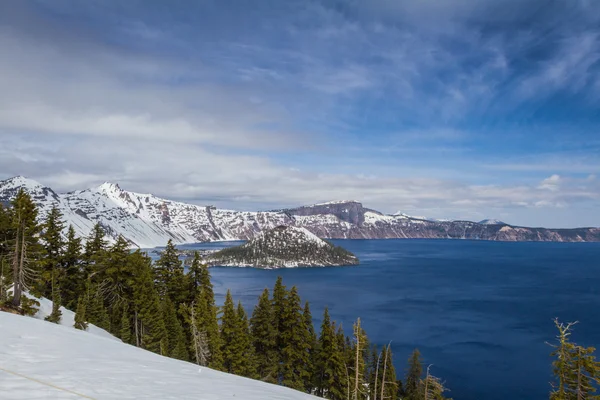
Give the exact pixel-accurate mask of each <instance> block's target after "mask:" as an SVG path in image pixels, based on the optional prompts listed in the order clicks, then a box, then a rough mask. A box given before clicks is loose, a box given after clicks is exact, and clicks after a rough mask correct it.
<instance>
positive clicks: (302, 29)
mask: <svg viewBox="0 0 600 400" xmlns="http://www.w3.org/2000/svg"><path fill="white" fill-rule="evenodd" d="M0 54H1V57H0V90H1V93H2V95H1V96H0V138H1V141H0V143H1V146H0V179H4V178H9V177H11V176H14V175H24V176H27V177H29V178H32V179H35V180H37V181H39V182H41V183H42V184H44V185H47V186H50V187H52V188H53V189H55V190H56V191H70V190H75V189H83V188H87V187H91V186H95V185H98V184H100V183H102V182H104V181H110V182H116V183H119V184H120V186H121V187H122V188H123V189H125V190H131V191H137V192H142V193H147V192H150V193H153V194H156V195H159V196H161V197H165V198H169V199H175V200H182V201H187V202H190V203H195V204H213V205H216V206H219V207H227V208H233V209H240V210H265V209H273V208H280V207H289V206H298V205H303V204H313V203H318V202H322V201H329V200H343V199H348V200H350V199H352V200H358V201H361V202H362V203H363V204H364V205H365V206H367V207H370V208H374V209H377V210H380V211H382V212H386V213H394V212H398V211H401V212H405V213H407V214H412V215H419V216H426V217H431V218H455V219H459V218H460V219H470V220H480V219H484V218H497V219H501V220H503V221H505V222H507V223H512V224H520V225H528V226H546V227H575V226H600V5H599V4H598V3H597V2H596V1H595V0H478V1H472V0H446V1H440V0H369V1H366V0H365V1H359V0H347V1H342V0H298V1H296V0H268V1H267V0H253V1H249V0H235V1H230V0H212V1H209V0H207V1H202V0H198V1H183V0H173V1H168V2H167V1H153V0H148V1H141V0H128V1H112V0H87V1H78V0H71V1H68V0H47V1H45V0H40V1H29V0H7V1H3V2H1V3H0Z"/></svg>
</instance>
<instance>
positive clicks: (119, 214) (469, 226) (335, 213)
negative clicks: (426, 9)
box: [0, 177, 600, 247]
mask: <svg viewBox="0 0 600 400" xmlns="http://www.w3.org/2000/svg"><path fill="white" fill-rule="evenodd" d="M20 189H23V190H25V191H27V192H28V193H29V194H31V196H32V197H33V199H34V201H35V202H36V204H37V205H38V206H39V209H40V218H44V217H45V216H46V214H47V213H48V211H49V210H50V209H51V208H52V207H53V206H57V207H58V208H59V209H60V211H61V212H62V214H63V218H64V220H65V222H66V224H67V226H68V225H69V224H71V225H73V227H74V228H75V230H76V232H77V234H78V235H79V236H84V237H85V236H87V235H88V234H89V233H90V231H91V229H92V227H93V226H94V224H96V223H100V224H101V225H102V227H103V228H104V229H105V231H106V232H107V233H108V235H109V236H110V237H112V238H116V237H117V236H118V235H123V236H124V237H125V238H126V239H128V240H129V241H130V242H131V243H132V244H133V245H136V246H139V247H154V246H163V245H164V244H165V243H166V242H167V241H168V240H169V239H172V240H173V241H174V242H175V243H193V242H203V241H214V240H249V239H252V238H254V237H256V236H257V235H258V234H260V233H261V232H263V231H265V230H268V229H272V228H275V227H277V226H281V225H286V226H295V227H300V228H305V229H307V230H308V231H310V232H312V233H313V234H315V235H317V236H318V237H320V238H329V239H392V238H430V239H480V240H503V241H557V242H584V241H587V242H596V241H600V229H599V228H576V229H544V228H526V227H517V226H509V225H507V224H504V223H502V222H500V221H493V220H486V221H481V222H480V223H477V222H471V221H433V220H427V219H422V218H415V217H410V216H407V215H403V214H401V215H385V214H382V213H380V212H378V211H375V210H371V209H369V208H366V207H363V205H362V204H361V203H359V202H357V201H338V202H330V203H323V204H316V205H312V206H304V207H298V208H291V209H284V210H276V211H266V212H248V211H233V210H223V209H218V208H215V207H211V206H199V205H194V204H186V203H182V202H177V201H172V200H167V199H162V198H159V197H156V196H154V195H151V194H140V193H134V192H128V191H125V190H123V189H121V188H120V187H119V186H118V185H115V184H111V183H104V184H102V185H100V186H98V187H95V188H90V189H86V190H80V191H75V192H70V193H64V194H59V193H56V192H55V191H53V190H52V189H51V188H48V187H45V186H43V185H41V184H39V183H37V182H35V181H32V180H30V179H26V178H23V177H16V178H12V179H8V180H5V181H0V202H1V203H7V202H10V200H11V199H13V198H14V196H16V194H17V193H18V191H19V190H20ZM496 222H498V223H496Z"/></svg>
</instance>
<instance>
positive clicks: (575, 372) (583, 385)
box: [550, 319, 600, 400]
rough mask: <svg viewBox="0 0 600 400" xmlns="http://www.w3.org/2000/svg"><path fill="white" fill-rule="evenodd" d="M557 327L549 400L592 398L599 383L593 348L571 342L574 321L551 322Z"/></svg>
mask: <svg viewBox="0 0 600 400" xmlns="http://www.w3.org/2000/svg"><path fill="white" fill-rule="evenodd" d="M554 323H555V325H556V328H557V329H558V335H557V342H558V343H557V344H556V345H553V346H552V347H554V351H553V352H552V354H551V355H552V357H554V358H555V360H554V361H553V362H552V371H553V374H554V378H555V380H554V382H553V383H552V392H551V393H550V400H584V399H585V400H588V399H590V400H592V399H600V396H598V395H595V393H596V390H597V388H598V386H599V385H600V362H598V361H596V357H595V356H594V352H595V350H596V349H595V348H593V347H583V346H578V345H577V344H575V343H573V342H571V340H570V336H571V328H572V327H573V325H574V323H570V324H566V325H565V324H563V323H560V322H559V321H558V319H556V320H555V321H554Z"/></svg>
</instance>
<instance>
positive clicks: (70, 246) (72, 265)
mask: <svg viewBox="0 0 600 400" xmlns="http://www.w3.org/2000/svg"><path fill="white" fill-rule="evenodd" d="M62 263H63V268H64V270H65V274H64V277H63V280H62V285H61V290H62V295H63V296H62V297H63V302H64V304H65V307H66V308H68V309H71V310H72V309H74V308H75V307H76V305H77V298H78V295H79V293H82V292H83V290H84V288H85V286H84V284H82V282H83V281H84V280H85V279H84V276H83V271H82V270H81V239H80V238H78V237H77V236H76V234H75V228H73V225H69V229H68V231H67V242H66V246H65V252H64V254H63V262H62Z"/></svg>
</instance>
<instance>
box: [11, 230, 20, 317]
mask: <svg viewBox="0 0 600 400" xmlns="http://www.w3.org/2000/svg"><path fill="white" fill-rule="evenodd" d="M19 236H20V235H19V231H18V229H17V235H16V239H15V252H14V254H13V282H14V284H13V299H12V305H13V306H14V307H20V306H21V284H20V282H19V276H20V274H19V246H20V242H19V239H20V237H19Z"/></svg>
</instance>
